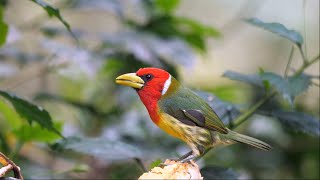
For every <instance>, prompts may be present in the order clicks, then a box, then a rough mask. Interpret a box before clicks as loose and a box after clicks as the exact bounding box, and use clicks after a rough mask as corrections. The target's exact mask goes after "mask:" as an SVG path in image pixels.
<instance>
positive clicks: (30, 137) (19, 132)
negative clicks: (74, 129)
mask: <svg viewBox="0 0 320 180" xmlns="http://www.w3.org/2000/svg"><path fill="white" fill-rule="evenodd" d="M53 126H54V128H55V129H57V130H61V129H62V123H60V122H56V123H54V125H53ZM13 133H14V134H16V136H17V138H18V139H19V140H21V141H23V142H29V141H38V142H47V143H50V142H53V141H55V140H57V139H59V138H60V136H59V135H57V134H56V133H54V132H52V131H49V130H47V129H43V128H42V127H41V126H40V125H38V124H33V125H30V126H21V127H20V128H19V129H16V130H14V131H13Z"/></svg>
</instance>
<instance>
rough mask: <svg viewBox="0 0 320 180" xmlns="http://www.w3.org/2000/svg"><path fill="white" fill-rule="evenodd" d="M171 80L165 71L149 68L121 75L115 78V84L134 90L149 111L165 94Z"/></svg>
mask: <svg viewBox="0 0 320 180" xmlns="http://www.w3.org/2000/svg"><path fill="white" fill-rule="evenodd" d="M172 79H173V78H172V77H171V75H170V74H169V73H168V72H167V71H165V70H162V69H159V68H151V67H150V68H141V69H139V70H138V71H137V72H136V73H128V74H124V75H121V76H119V77H117V79H116V83H118V84H122V85H125V86H130V87H133V88H134V89H136V90H137V93H138V94H139V96H140V99H141V101H142V102H143V104H144V105H145V106H146V107H147V109H148V110H149V108H153V107H154V106H156V103H157V102H158V100H159V99H160V98H161V96H162V95H164V94H166V92H167V90H168V89H169V87H170V85H171V80H172Z"/></svg>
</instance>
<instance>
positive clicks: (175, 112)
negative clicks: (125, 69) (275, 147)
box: [115, 67, 271, 162]
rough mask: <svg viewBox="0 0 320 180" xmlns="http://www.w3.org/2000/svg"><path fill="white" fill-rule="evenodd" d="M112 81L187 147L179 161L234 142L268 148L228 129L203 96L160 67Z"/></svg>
mask: <svg viewBox="0 0 320 180" xmlns="http://www.w3.org/2000/svg"><path fill="white" fill-rule="evenodd" d="M115 82H116V83H117V84H119V85H124V86H129V87H132V88H133V89H135V90H136V92H137V93H138V95H139V97H140V100H141V101H142V103H143V104H144V106H145V107H146V109H147V111H148V113H149V116H150V118H151V120H152V121H153V122H154V123H155V124H156V125H157V126H158V127H159V128H160V129H162V130H163V131H164V132H166V133H168V134H169V135H171V136H173V137H176V138H178V139H180V140H182V141H184V142H185V143H186V144H187V145H188V146H189V147H190V148H191V151H190V152H188V153H186V154H185V155H183V156H181V157H180V158H179V159H178V161H179V162H188V161H191V160H195V159H196V160H197V159H198V158H200V157H202V156H203V155H204V154H205V153H206V152H207V151H208V150H210V149H212V148H213V147H215V146H217V145H230V144H234V143H236V142H240V143H244V144H247V145H250V146H253V147H256V148H258V149H261V150H266V151H268V150H270V149H271V146H270V145H269V144H267V143H265V142H263V141H260V140H258V139H255V138H253V137H249V136H246V135H243V134H240V133H237V132H235V131H232V130H230V129H229V128H228V127H227V126H226V125H225V124H224V123H223V122H222V121H221V119H220V118H219V116H218V115H217V114H216V112H215V111H214V110H213V109H212V108H211V107H210V106H209V104H208V103H207V102H206V101H205V100H204V99H202V98H201V97H200V96H198V95H197V94H195V93H194V92H193V91H192V90H190V89H188V88H186V87H184V86H183V85H182V84H180V83H179V82H178V80H177V79H175V78H174V77H173V76H172V75H170V74H169V73H168V72H167V71H165V70H163V69H160V68H155V67H145V68H140V69H139V70H138V71H137V72H135V73H126V74H123V75H120V76H118V77H117V78H116V80H115Z"/></svg>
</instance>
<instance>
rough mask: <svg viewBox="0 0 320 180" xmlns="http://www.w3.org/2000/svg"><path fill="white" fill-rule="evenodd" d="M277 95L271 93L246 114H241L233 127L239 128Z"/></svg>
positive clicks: (273, 92) (275, 92) (274, 92)
mask: <svg viewBox="0 0 320 180" xmlns="http://www.w3.org/2000/svg"><path fill="white" fill-rule="evenodd" d="M276 94H277V91H272V92H271V93H269V94H267V95H266V96H264V97H263V98H262V99H260V100H259V101H258V102H257V103H256V104H255V105H253V106H252V107H250V108H249V109H248V110H247V111H246V112H245V113H243V114H241V115H240V116H239V117H238V118H237V119H235V120H234V123H233V127H234V128H235V127H237V126H239V125H240V124H241V123H243V122H244V121H246V120H247V119H248V118H249V117H251V116H252V115H253V114H254V113H255V112H256V111H257V110H258V109H259V108H260V107H261V106H262V105H263V104H265V103H266V102H267V101H268V100H269V99H271V98H272V97H273V96H275V95H276Z"/></svg>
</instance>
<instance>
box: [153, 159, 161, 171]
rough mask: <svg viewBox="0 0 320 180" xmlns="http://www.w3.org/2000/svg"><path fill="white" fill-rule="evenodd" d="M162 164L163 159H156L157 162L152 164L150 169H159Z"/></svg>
mask: <svg viewBox="0 0 320 180" xmlns="http://www.w3.org/2000/svg"><path fill="white" fill-rule="evenodd" d="M161 163H162V160H161V159H156V160H154V161H152V162H151V164H150V169H152V168H154V167H158V166H159V165H160V164H161Z"/></svg>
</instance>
